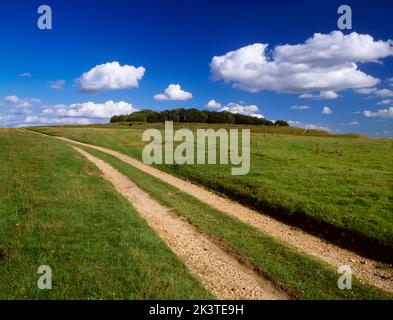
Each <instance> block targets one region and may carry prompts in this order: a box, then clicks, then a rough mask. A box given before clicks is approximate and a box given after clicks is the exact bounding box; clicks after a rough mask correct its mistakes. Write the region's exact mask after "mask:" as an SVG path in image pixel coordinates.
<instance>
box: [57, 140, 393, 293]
mask: <svg viewBox="0 0 393 320" xmlns="http://www.w3.org/2000/svg"><path fill="white" fill-rule="evenodd" d="M55 138H57V139H60V140H62V141H64V142H68V143H74V144H78V145H82V146H86V147H90V148H92V149H95V150H98V151H101V152H104V153H107V154H110V155H112V156H114V157H116V158H118V159H119V160H121V161H123V162H125V163H127V164H129V165H131V166H133V167H135V168H137V169H139V170H141V171H143V172H145V173H147V174H150V175H152V176H154V177H156V178H158V179H160V180H162V181H164V182H166V183H168V184H170V185H172V186H174V187H176V188H178V189H179V190H181V191H183V192H185V193H188V194H189V195H191V196H193V197H195V198H197V199H198V200H200V201H202V202H204V203H206V204H208V205H210V206H211V207H213V208H215V209H218V210H220V211H222V212H225V213H227V214H229V215H230V216H232V217H235V218H237V219H239V220H240V221H242V222H244V223H247V224H249V225H251V226H253V227H254V228H256V229H258V230H260V231H261V232H262V233H264V234H266V235H269V236H271V237H273V238H275V239H277V240H279V241H281V242H283V243H286V244H287V245H290V246H291V247H293V248H295V249H297V250H298V251H299V252H304V253H306V254H308V255H310V256H313V257H315V258H317V259H319V260H321V261H324V262H325V263H328V264H329V265H331V266H332V267H334V268H336V269H338V268H339V267H340V266H342V265H348V266H350V267H351V268H352V273H353V275H354V276H355V277H356V278H357V279H358V280H359V281H361V282H363V283H366V284H369V285H372V286H375V287H377V288H380V289H382V290H385V291H387V292H390V293H393V272H392V270H384V269H380V268H378V267H377V264H378V263H377V262H376V261H374V260H371V259H367V258H364V257H362V256H360V255H358V254H356V253H354V252H352V251H349V250H346V249H343V248H340V247H338V246H336V245H333V244H331V243H328V242H325V241H323V240H321V239H319V238H318V237H315V236H313V235H310V234H308V233H306V232H304V231H302V230H300V229H297V228H293V227H291V226H289V225H286V224H284V223H282V222H280V221H277V220H275V219H273V218H271V217H268V216H266V215H263V214H262V213H260V212H258V211H255V210H252V209H250V208H247V207H245V206H243V205H241V204H239V203H237V202H234V201H232V200H229V199H227V198H225V197H222V196H219V195H217V194H215V193H213V192H211V191H209V190H207V189H205V188H203V187H201V186H198V185H195V184H192V183H191V182H188V181H185V180H182V179H180V178H177V177H174V176H172V175H170V174H168V173H165V172H162V171H160V170H158V169H155V168H153V167H151V166H148V165H145V164H144V163H142V162H140V161H138V160H136V159H134V158H132V157H129V156H127V155H125V154H122V153H120V152H116V151H113V150H111V149H107V148H103V147H99V146H96V145H90V144H86V143H81V142H78V141H74V140H71V139H67V138H64V137H55Z"/></svg>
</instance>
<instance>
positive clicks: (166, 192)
mask: <svg viewBox="0 0 393 320" xmlns="http://www.w3.org/2000/svg"><path fill="white" fill-rule="evenodd" d="M84 149H85V150H87V151H88V152H90V153H91V154H93V155H95V156H96V157H98V158H100V159H102V160H104V161H106V162H107V163H109V164H111V165H112V166H113V167H115V168H117V169H118V170H119V171H120V172H122V173H123V174H125V175H126V176H128V177H129V178H130V179H131V180H132V181H134V182H135V183H136V184H137V185H138V186H139V187H140V188H141V189H143V190H145V191H146V192H147V193H149V194H150V195H151V196H152V197H153V198H155V199H157V200H158V201H159V202H160V203H162V204H163V205H165V206H167V207H169V208H171V209H172V212H174V213H176V214H177V215H179V216H180V217H182V218H184V219H186V220H187V221H188V222H190V223H191V224H193V225H194V226H195V227H196V228H197V229H199V230H200V231H201V232H203V233H205V234H207V235H209V237H211V238H213V239H214V240H215V241H216V242H217V243H218V244H219V245H220V246H221V247H223V248H224V249H225V250H226V251H228V252H229V253H231V254H232V255H234V256H236V257H237V258H238V259H239V260H240V261H241V262H243V263H245V264H247V265H251V266H252V267H253V268H254V269H255V270H257V272H259V273H260V274H262V275H264V276H266V277H267V278H268V279H270V280H272V281H273V282H274V283H276V284H277V285H278V286H280V287H281V288H284V289H285V291H287V292H288V293H289V294H290V295H291V296H292V297H293V298H296V299H392V298H393V297H392V296H391V295H388V294H385V293H383V292H382V291H380V290H377V289H374V288H371V287H368V286H366V285H362V284H361V283H360V282H359V281H356V280H355V281H354V282H353V289H352V290H340V289H338V287H337V279H338V276H339V275H338V273H337V271H336V270H333V269H332V268H331V267H329V266H328V265H326V264H324V263H322V262H319V261H317V260H316V259H314V258H312V257H309V256H306V255H303V254H301V253H299V252H298V251H297V250H294V249H291V248H289V247H288V246H286V245H284V244H281V243H279V242H277V241H275V240H274V239H272V238H270V237H268V236H265V235H263V234H261V232H259V231H258V230H256V229H254V228H253V227H250V226H248V225H247V224H244V223H242V222H240V221H239V220H237V219H235V218H232V217H230V216H228V215H227V214H224V213H222V212H220V211H218V210H216V209H213V208H211V207H209V206H208V205H206V204H204V203H202V202H200V201H199V200H197V199H195V198H193V197H192V196H189V195H187V194H185V193H183V192H181V191H180V190H178V189H177V188H175V187H173V186H171V185H168V184H166V183H164V182H162V181H161V180H159V179H157V178H154V177H152V176H150V175H148V174H146V173H144V172H142V171H140V170H138V169H135V168H133V167H132V166H129V165H127V164H125V163H123V162H122V161H120V160H118V159H116V158H114V157H112V156H110V155H107V154H104V153H102V152H99V151H96V150H93V149H91V148H84Z"/></svg>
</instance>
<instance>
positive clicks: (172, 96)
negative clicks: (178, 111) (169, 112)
mask: <svg viewBox="0 0 393 320" xmlns="http://www.w3.org/2000/svg"><path fill="white" fill-rule="evenodd" d="M154 99H155V100H159V101H163V100H189V99H192V94H191V92H187V91H184V90H182V88H181V86H180V84H170V85H169V86H168V88H166V89H165V91H164V93H159V94H156V95H155V96H154Z"/></svg>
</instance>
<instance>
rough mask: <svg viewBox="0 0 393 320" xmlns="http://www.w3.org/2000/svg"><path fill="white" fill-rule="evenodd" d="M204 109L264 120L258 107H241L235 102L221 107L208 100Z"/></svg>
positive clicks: (217, 103)
mask: <svg viewBox="0 0 393 320" xmlns="http://www.w3.org/2000/svg"><path fill="white" fill-rule="evenodd" d="M206 107H207V108H210V109H215V110H216V111H218V112H222V111H227V112H231V113H239V114H244V115H248V116H253V117H257V118H264V116H263V115H262V114H260V112H259V108H258V106H257V105H255V104H251V105H243V104H239V103H235V102H230V103H228V104H226V105H224V106H223V105H222V104H221V103H219V102H217V101H216V100H210V101H209V103H208V104H207V105H206Z"/></svg>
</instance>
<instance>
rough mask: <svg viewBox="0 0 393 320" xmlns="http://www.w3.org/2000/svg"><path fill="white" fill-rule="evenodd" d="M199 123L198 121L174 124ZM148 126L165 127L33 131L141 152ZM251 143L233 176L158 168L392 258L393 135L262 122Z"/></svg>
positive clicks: (203, 168)
mask: <svg viewBox="0 0 393 320" xmlns="http://www.w3.org/2000/svg"><path fill="white" fill-rule="evenodd" d="M197 126H199V127H200V126H201V125H187V124H179V125H177V126H176V127H177V128H182V127H189V128H191V129H195V128H196V127H197ZM202 126H203V127H212V128H218V127H220V126H219V125H215V126H213V125H210V126H208V125H202ZM150 127H155V128H159V129H162V128H163V126H162V125H157V124H155V125H149V124H138V123H136V124H133V125H132V126H124V125H103V126H86V127H50V128H49V127H46V128H45V127H41V128H34V130H38V131H40V132H44V133H47V134H51V135H59V136H64V137H68V138H71V139H75V140H78V141H82V142H88V143H92V144H96V145H100V146H104V147H108V148H111V149H114V150H117V151H120V152H123V153H126V154H129V155H131V156H133V157H135V158H137V159H141V152H142V149H143V147H144V145H145V143H144V142H142V140H141V135H142V132H143V130H145V129H147V128H150ZM226 127H236V126H226ZM251 145H252V147H251V169H250V173H249V174H248V175H246V176H237V177H235V176H231V174H230V169H231V166H230V165H228V166H223V165H183V166H178V165H161V166H158V167H159V168H160V169H161V170H165V171H167V172H169V173H172V174H176V175H178V176H181V177H183V178H186V179H189V180H191V181H194V182H196V183H198V184H202V185H205V186H207V187H209V188H211V189H213V190H215V191H217V192H219V193H223V194H225V195H227V196H229V197H231V198H233V199H235V200H237V201H240V202H242V203H244V204H246V205H249V206H251V207H254V208H256V209H259V210H262V211H263V212H264V213H267V214H270V215H272V216H274V217H277V218H280V219H282V220H284V221H288V222H289V223H292V224H295V225H297V226H300V227H302V228H303V229H305V230H307V231H309V232H311V233H314V234H317V235H319V236H322V237H325V238H327V239H328V240H330V241H332V242H336V243H339V244H340V245H342V246H344V247H348V248H351V249H354V250H357V251H360V252H361V253H363V254H367V255H369V256H372V257H374V258H378V259H382V260H384V259H385V260H386V259H388V260H389V262H391V261H390V260H392V259H393V258H392V255H391V254H390V255H389V254H387V253H389V252H390V253H391V252H392V249H393V162H392V159H393V141H392V140H382V139H379V140H376V139H367V138H364V137H358V136H356V135H354V136H351V135H346V136H334V135H331V136H329V135H327V134H322V133H319V132H304V130H303V131H302V130H301V129H296V128H271V127H264V126H258V127H254V128H252V136H251ZM376 249H378V250H376ZM389 257H390V258H389Z"/></svg>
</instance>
